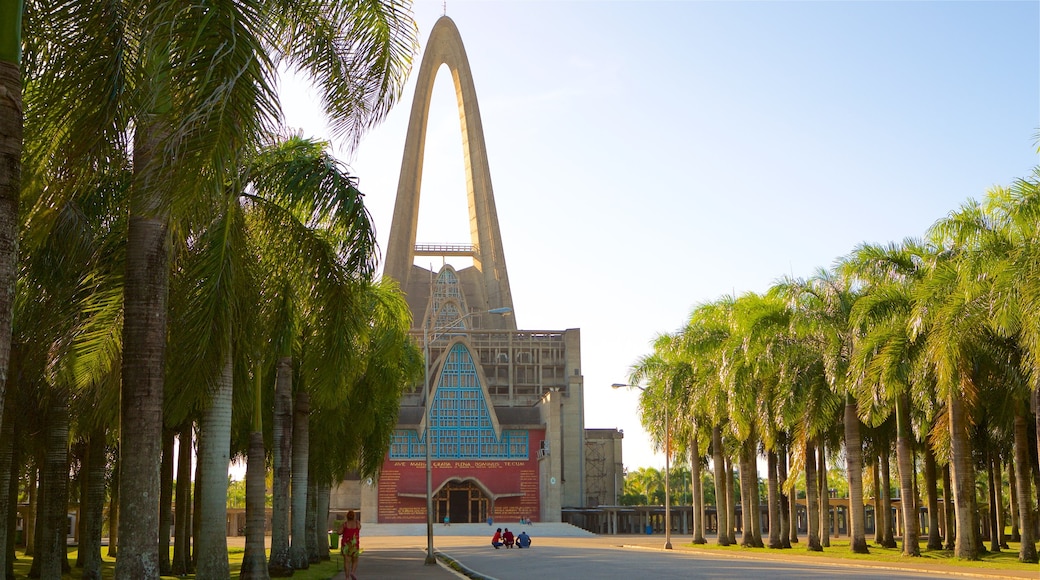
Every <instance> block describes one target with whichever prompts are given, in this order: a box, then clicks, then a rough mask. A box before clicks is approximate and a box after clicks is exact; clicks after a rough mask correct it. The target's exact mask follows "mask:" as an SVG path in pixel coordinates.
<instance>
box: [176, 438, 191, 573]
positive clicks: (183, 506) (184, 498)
mask: <svg viewBox="0 0 1040 580" xmlns="http://www.w3.org/2000/svg"><path fill="white" fill-rule="evenodd" d="M191 436H192V422H191V421H187V422H185V423H184V425H182V426H181V429H180V432H179V433H178V435H177V441H178V445H177V500H176V504H177V505H176V508H177V509H176V511H175V512H174V523H173V536H174V539H173V562H172V563H171V570H172V573H173V574H174V575H176V576H185V575H187V574H188V573H189V572H191V553H190V552H191V513H192V509H191V456H192V442H191Z"/></svg>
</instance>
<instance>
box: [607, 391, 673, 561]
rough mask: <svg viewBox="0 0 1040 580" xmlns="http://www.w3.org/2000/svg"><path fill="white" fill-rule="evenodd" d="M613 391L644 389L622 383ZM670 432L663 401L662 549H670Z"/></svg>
mask: <svg viewBox="0 0 1040 580" xmlns="http://www.w3.org/2000/svg"><path fill="white" fill-rule="evenodd" d="M610 387H611V388H613V389H620V388H622V387H635V388H637V389H639V390H640V391H645V390H646V387H640V386H639V385H626V384H624V383H614V384H613V385H610ZM671 432H672V426H671V424H670V423H669V422H668V402H667V401H665V405H664V549H665V550H671V549H672V498H671V494H670V493H669V489H668V471H669V470H670V466H669V464H668V460H669V459H668V456H669V455H671V453H669V451H670V449H671V441H670V438H671Z"/></svg>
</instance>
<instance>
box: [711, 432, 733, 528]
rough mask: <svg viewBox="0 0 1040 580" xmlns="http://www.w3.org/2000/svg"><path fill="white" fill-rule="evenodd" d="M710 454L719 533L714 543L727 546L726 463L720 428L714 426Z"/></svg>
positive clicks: (728, 526)
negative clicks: (713, 471) (713, 472)
mask: <svg viewBox="0 0 1040 580" xmlns="http://www.w3.org/2000/svg"><path fill="white" fill-rule="evenodd" d="M711 454H712V464H713V467H714V470H715V513H716V516H717V519H718V521H719V533H718V537H717V538H716V543H718V545H720V546H728V545H729V534H728V533H727V532H726V530H728V529H729V528H730V527H731V526H730V525H729V510H728V508H727V505H726V461H725V459H724V458H723V452H722V428H721V427H719V426H718V425H716V426H715V427H712V429H711Z"/></svg>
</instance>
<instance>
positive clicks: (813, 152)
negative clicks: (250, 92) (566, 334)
mask: <svg viewBox="0 0 1040 580" xmlns="http://www.w3.org/2000/svg"><path fill="white" fill-rule="evenodd" d="M446 8H447V15H448V16H449V17H450V18H451V19H452V20H453V21H454V22H455V24H456V26H457V27H458V29H459V31H460V33H461V35H462V41H463V43H464V45H465V47H466V52H467V55H468V57H469V62H470V67H471V69H472V72H473V77H474V83H475V85H476V91H477V98H478V101H479V108H480V114H481V119H482V121H483V126H484V137H485V141H486V143H487V152H488V158H489V162H490V169H491V180H492V184H493V189H494V196H495V202H496V205H497V209H498V218H499V222H500V226H501V230H502V239H503V244H504V253H505V259H506V264H507V268H508V271H509V278H510V284H511V289H512V296H513V303H514V308H515V311H514V314H515V316H516V322H517V327H518V328H521V329H539V330H559V329H566V328H580V329H581V336H582V345H581V348H582V352H581V355H582V374H583V376H584V385H585V425H586V427H588V428H619V429H622V430H623V431H624V434H625V437H624V449H623V456H624V464H625V467H626V468H627V469H629V470H633V469H635V468H638V467H645V466H653V467H657V468H663V466H664V456H663V455H662V454H661V453H655V452H654V451H653V448H652V444H651V442H650V439H649V438H648V436H647V435H646V433H645V432H644V431H643V429H642V428H641V426H640V421H639V413H638V392H633V391H627V392H626V391H623V390H612V389H611V388H610V385H611V384H612V383H616V382H622V383H624V382H628V374H629V371H630V367H631V365H632V364H633V363H635V362H636V360H637V359H638V358H639V357H640V356H642V355H645V354H649V353H650V352H651V351H652V346H651V345H652V342H653V340H654V338H655V337H656V336H657V335H659V334H661V333H672V332H675V331H677V330H678V329H680V328H681V327H682V326H683V325H684V323H685V321H686V320H687V318H688V316H689V314H690V312H691V311H692V310H693V308H694V307H695V306H697V305H698V304H700V303H704V302H709V301H712V300H715V299H717V298H719V297H721V296H723V295H725V294H733V293H735V294H737V295H739V294H743V293H745V292H764V291H766V290H767V289H768V288H769V287H770V285H772V284H773V283H775V282H776V281H777V280H778V279H780V278H781V277H783V276H794V277H809V276H812V275H813V274H814V273H815V272H816V270H817V269H819V268H827V267H830V266H831V265H832V264H833V263H834V261H835V260H836V259H837V258H839V257H841V256H843V255H845V254H848V253H849V252H851V251H852V250H853V249H854V248H855V247H856V245H858V244H860V243H863V242H871V243H887V242H890V241H899V240H902V239H904V238H906V237H910V236H921V235H923V234H924V233H925V232H926V230H927V229H928V227H929V226H930V225H931V224H933V223H934V222H935V221H936V220H938V219H940V218H941V217H943V216H944V215H946V214H948V213H949V212H950V211H952V210H954V209H956V208H957V207H958V206H959V205H960V204H962V203H963V202H965V201H966V200H967V199H968V198H970V197H975V198H980V197H982V196H983V195H984V194H985V192H986V190H987V189H988V188H990V187H992V186H995V185H1008V184H1010V183H1011V182H1012V181H1013V180H1014V179H1016V178H1021V177H1027V176H1029V175H1030V174H1031V173H1032V171H1033V169H1034V167H1036V166H1037V164H1038V160H1040V159H1038V155H1037V132H1038V129H1040V2H1036V1H1032V2H995V1H992V2H991V1H987V2H896V1H877V2H842V1H833V2H811V1H802V2H741V1H735V2H693V1H690V2H681V1H671V2H649V1H646V2H636V1H627V2H625V1H580V2H578V1H573V2H568V1H523V2H519V1H505V0H503V1H490V0H484V1H475V0H471V1H460V0H452V1H449V2H447V5H446ZM414 10H415V17H416V21H417V23H418V26H419V37H420V50H421V48H422V46H423V45H425V41H426V39H427V37H428V36H429V33H430V30H431V28H432V27H433V25H434V23H435V22H436V20H437V19H438V18H439V17H441V15H442V14H443V11H444V4H443V3H442V2H441V1H428V0H418V1H417V2H416V3H415V5H414ZM420 59H421V54H420V55H419V56H417V57H416V60H415V64H414V68H413V73H415V74H417V73H418V68H419V62H420ZM414 91H415V85H414V79H412V80H410V81H409V83H408V84H407V86H406V88H405V90H404V92H403V93H402V98H401V101H400V103H399V104H398V105H397V106H396V107H395V108H394V110H392V111H391V113H390V114H389V116H388V117H387V119H386V120H385V121H384V122H383V123H382V124H381V125H380V126H378V127H376V128H375V129H373V130H371V131H370V132H369V133H367V134H366V135H365V136H364V137H363V139H362V140H361V142H360V145H359V146H358V147H357V148H356V149H355V150H353V151H351V150H349V149H348V148H347V147H346V146H345V143H344V142H337V141H335V140H333V141H332V147H333V150H334V151H335V153H336V154H337V156H339V157H340V158H341V159H342V160H343V161H344V162H345V163H346V164H347V165H348V166H349V168H350V170H351V172H352V173H353V174H354V175H356V176H357V177H358V178H359V179H360V184H359V188H360V189H361V191H362V192H364V193H365V196H366V197H365V203H366V205H367V207H368V209H369V211H370V212H371V214H372V216H373V218H374V220H375V223H376V228H377V232H378V239H379V243H380V247H381V248H386V244H387V239H388V237H389V230H390V222H391V219H392V215H393V208H394V203H395V198H396V192H397V181H398V177H399V175H400V170H401V156H402V152H403V149H404V139H405V132H406V127H407V122H408V114H409V108H410V106H411V100H412V94H413V93H414ZM281 94H282V99H283V108H284V113H285V123H286V125H287V126H288V127H290V128H293V129H298V130H300V131H302V132H303V133H304V134H305V135H308V136H315V137H322V138H330V137H329V135H330V132H329V130H328V128H327V125H326V123H325V120H324V118H323V117H322V116H321V115H320V113H319V111H320V106H319V105H318V104H317V101H316V99H315V98H314V96H313V92H312V91H311V90H310V87H309V85H308V84H307V83H306V82H305V81H303V80H302V79H299V78H293V77H288V76H287V77H285V79H284V80H283V83H282V87H281ZM418 228H419V229H418V236H417V242H418V243H437V242H445V243H469V241H470V237H469V224H468V212H467V205H466V188H465V171H464V167H463V156H462V138H461V133H460V128H459V118H458V109H457V105H456V102H455V94H454V89H453V87H452V83H451V77H450V74H448V73H447V70H446V69H443V68H442V70H441V72H440V74H439V75H438V78H437V82H436V85H435V87H434V96H433V100H432V103H431V108H430V124H429V129H428V134H427V143H426V157H425V165H424V173H423V182H422V190H421V201H420V210H419V226H418ZM426 260H429V258H426ZM453 263H454V262H453ZM423 265H428V264H423ZM439 265H440V264H435V265H434V267H439ZM461 265H465V264H461Z"/></svg>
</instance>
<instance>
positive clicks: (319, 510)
mask: <svg viewBox="0 0 1040 580" xmlns="http://www.w3.org/2000/svg"><path fill="white" fill-rule="evenodd" d="M315 491H316V493H315V494H314V505H315V507H316V510H315V511H316V513H315V526H314V540H315V542H316V544H317V546H318V557H319V558H320V559H321V560H329V559H330V556H329V550H330V547H329V532H328V526H329V502H330V501H331V499H332V498H331V495H332V486H330V485H329V484H327V483H319V484H317V486H316V490H315Z"/></svg>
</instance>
